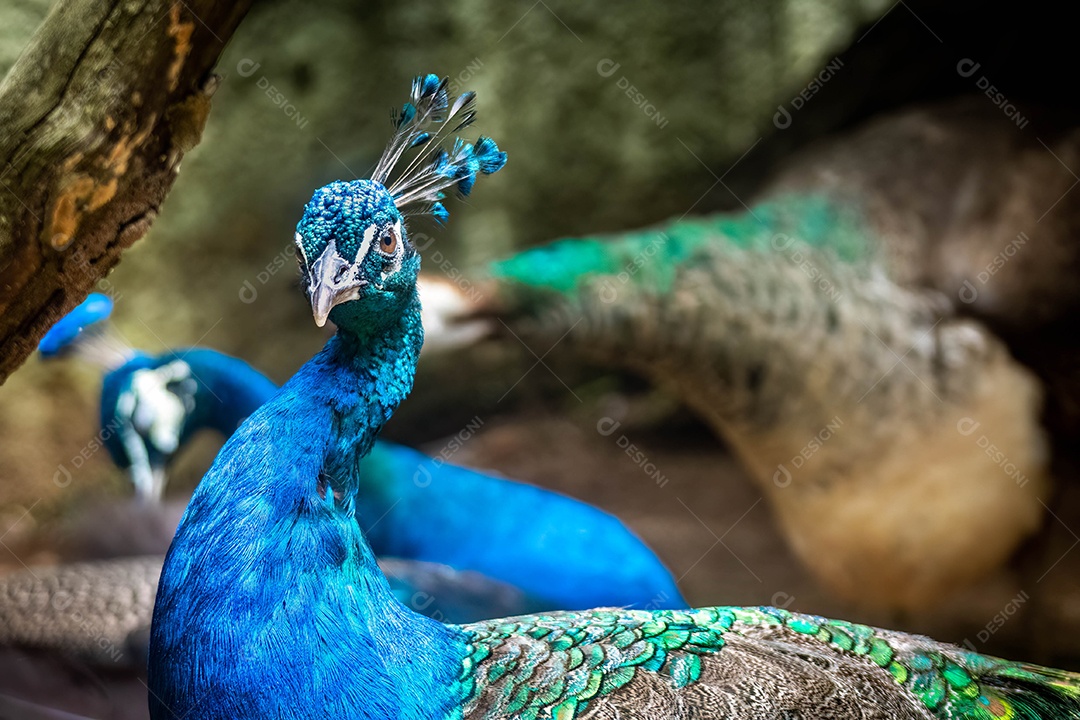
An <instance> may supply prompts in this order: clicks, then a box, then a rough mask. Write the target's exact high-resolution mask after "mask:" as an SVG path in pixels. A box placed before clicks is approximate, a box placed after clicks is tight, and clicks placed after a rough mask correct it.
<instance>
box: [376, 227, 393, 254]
mask: <svg viewBox="0 0 1080 720" xmlns="http://www.w3.org/2000/svg"><path fill="white" fill-rule="evenodd" d="M379 249H380V250H382V251H383V252H384V253H386V254H387V255H390V254H392V253H393V252H394V251H395V250H397V235H396V234H395V233H393V232H389V233H387V234H386V235H383V236H382V238H381V239H380V240H379Z"/></svg>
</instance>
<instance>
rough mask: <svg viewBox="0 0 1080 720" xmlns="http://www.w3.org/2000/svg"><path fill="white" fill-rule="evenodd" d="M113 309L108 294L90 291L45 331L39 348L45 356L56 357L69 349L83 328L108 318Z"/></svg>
mask: <svg viewBox="0 0 1080 720" xmlns="http://www.w3.org/2000/svg"><path fill="white" fill-rule="evenodd" d="M112 309H113V302H112V300H111V299H110V298H109V296H108V295H102V294H101V293H90V294H89V295H87V296H86V299H85V300H83V301H82V302H81V303H79V304H78V305H76V306H75V309H73V310H72V311H71V312H69V313H68V314H67V315H65V316H64V317H62V318H60V321H59V322H57V323H56V324H55V325H53V326H52V328H51V329H50V330H49V332H47V333H45V337H43V338H42V339H41V342H40V343H38V350H39V351H40V352H41V354H42V355H43V356H44V357H55V356H56V355H58V354H60V353H61V352H63V351H65V350H67V349H69V348H70V347H71V344H72V343H73V342H75V340H76V339H77V338H78V337H79V336H80V335H82V332H83V330H85V329H87V328H89V327H91V326H92V325H94V324H95V323H99V322H101V321H102V320H105V319H107V318H108V317H109V315H111V314H112Z"/></svg>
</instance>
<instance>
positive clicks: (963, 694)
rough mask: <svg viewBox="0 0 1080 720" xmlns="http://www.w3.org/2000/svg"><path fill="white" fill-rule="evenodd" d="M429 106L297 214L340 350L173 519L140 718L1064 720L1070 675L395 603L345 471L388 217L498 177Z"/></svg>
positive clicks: (871, 645) (374, 319)
mask: <svg viewBox="0 0 1080 720" xmlns="http://www.w3.org/2000/svg"><path fill="white" fill-rule="evenodd" d="M446 87H447V82H446V81H445V80H443V81H439V79H438V78H437V77H436V76H434V75H424V76H420V77H418V78H417V79H416V80H415V81H414V83H413V89H412V96H411V99H410V102H409V103H408V104H406V105H405V108H404V111H403V112H401V113H400V114H398V115H397V116H396V117H397V133H396V134H395V135H394V138H393V140H391V142H390V144H389V145H388V147H387V150H386V153H385V155H384V156H383V158H382V160H381V161H380V162H379V164H378V165H377V166H376V169H375V172H374V174H373V176H372V178H371V179H360V180H354V181H338V182H332V183H330V184H329V185H326V186H324V187H322V188H320V189H318V190H316V191H315V193H314V195H313V197H312V199H311V200H310V202H309V203H308V204H307V206H306V207H305V209H304V213H303V215H302V217H301V220H300V222H299V224H298V226H297V233H296V246H297V254H298V256H299V264H300V266H301V272H302V276H303V282H304V287H305V291H306V294H307V297H308V299H309V301H310V303H311V308H312V313H313V316H314V318H315V322H316V324H318V325H320V326H321V325H322V324H323V323H325V322H326V320H327V319H328V318H329V319H331V320H333V322H334V324H335V325H336V326H337V328H338V329H337V333H336V334H335V335H334V337H332V338H331V339H330V340H329V341H328V342H327V344H326V345H325V347H324V348H323V350H322V351H321V352H319V353H318V354H317V355H316V356H315V357H314V358H312V360H310V361H309V362H308V363H307V364H305V365H304V366H303V367H302V368H300V370H299V371H298V372H297V373H296V374H295V375H294V376H293V377H292V378H291V379H290V380H289V381H288V382H287V383H286V384H285V385H284V386H283V387H282V388H281V390H280V391H279V392H278V394H276V395H275V396H274V397H273V398H271V399H270V400H269V401H267V402H266V403H265V404H264V405H262V406H261V407H260V408H259V409H258V410H257V411H255V412H254V413H253V414H252V415H251V416H250V417H249V418H248V419H247V420H246V421H245V422H244V423H243V424H242V425H241V426H240V428H239V429H238V430H237V431H236V433H234V434H233V435H232V437H230V439H229V440H228V441H227V442H226V444H225V446H224V447H223V448H222V450H221V452H220V453H219V455H218V456H217V458H216V460H215V462H214V464H213V466H212V467H211V469H210V470H209V471H208V473H207V474H206V476H205V477H204V479H203V481H202V483H201V484H200V485H199V487H198V489H197V490H196V492H195V494H194V496H193V497H192V499H191V502H190V503H189V505H188V508H187V511H186V513H185V515H184V518H183V520H182V521H181V523H180V526H179V528H178V529H177V533H176V536H175V538H174V540H173V543H172V546H171V547H170V549H169V553H168V555H167V557H166V561H165V566H164V569H163V571H162V575H161V581H160V583H159V585H158V594H157V599H156V603H155V607H154V620H153V628H152V632H151V640H150V660H149V688H150V691H151V716H152V717H153V718H155V720H164V719H165V718H176V717H191V718H203V717H230V718H267V717H276V718H301V717H303V718H372V719H375V718H379V719H382V718H388V717H393V718H402V719H404V718H415V719H420V718H424V719H425V720H426V719H431V718H524V719H526V720H531V719H534V718H554V719H555V720H572V719H573V718H640V719H642V720H644V719H649V720H653V719H655V718H691V717H692V718H733V717H738V718H741V719H744V720H745V719H753V718H759V719H761V720H764V719H765V718H769V719H774V718H779V717H827V718H834V719H839V718H890V719H892V720H895V719H897V718H922V719H926V718H951V719H952V720H957V719H959V718H965V719H971V720H974V719H976V718H979V719H989V718H1017V719H1019V718H1024V719H1025V720H1035V719H1036V718H1058V719H1061V720H1064V719H1065V718H1080V676H1078V675H1073V674H1070V673H1067V672H1063V671H1057V670H1051V669H1045V668H1039V667H1035V666H1031V665H1026V664H1022V663H1013V662H1007V661H1003V660H997V659H993V658H989V657H985V656H981V655H977V654H974V653H971V652H967V651H963V650H961V649H959V648H956V647H952V646H947V645H942V644H938V643H935V642H933V641H931V640H928V639H926V638H920V637H913V636H908V635H902V634H899V633H893V632H889V631H886V630H878V629H874V628H870V627H867V626H863V625H858V624H853V623H846V622H842V621H836V620H826V619H824V618H820V617H814V616H808V615H800V614H795V613H791V612H788V611H786V610H780V609H773V608H740V607H715V608H704V609H699V610H654V611H645V610H632V609H624V608H603V609H596V610H586V611H577V612H557V613H545V614H539V615H526V616H518V617H511V618H506V619H499V620H491V621H485V622H481V623H476V624H470V625H446V624H441V623H437V622H433V621H431V620H430V619H428V618H424V617H422V616H420V615H418V614H416V613H414V612H412V611H410V610H408V609H407V608H405V607H403V606H402V605H401V604H400V603H398V602H397V601H396V600H395V599H394V597H393V595H392V594H391V593H390V591H389V589H388V587H387V585H386V582H385V579H384V578H383V576H382V575H381V573H379V572H378V568H377V566H376V563H375V558H374V555H373V553H372V550H371V547H370V545H369V544H368V542H367V540H366V539H365V537H364V534H363V532H362V530H361V529H360V527H359V526H358V525H357V523H356V522H354V520H353V513H354V507H355V505H356V503H357V502H358V493H359V492H360V483H359V481H358V479H357V477H356V473H355V467H356V464H357V462H358V460H359V458H361V457H363V456H364V455H365V454H367V453H368V451H369V450H370V449H371V447H372V445H373V444H374V442H375V438H376V436H377V434H378V433H379V431H380V429H381V428H382V426H383V425H384V424H385V423H386V421H387V420H388V419H389V417H390V415H391V414H392V413H393V411H394V409H395V408H396V407H397V405H398V404H399V403H400V402H401V401H402V400H403V399H404V398H405V397H406V395H407V394H408V393H409V391H410V389H411V384H412V379H413V373H414V370H415V365H416V361H417V358H418V355H419V352H420V346H421V344H422V342H423V327H422V324H421V321H420V307H419V300H418V297H417V293H416V278H417V273H418V270H419V265H420V257H419V254H418V252H417V250H416V248H415V247H413V245H412V244H411V243H410V240H409V236H408V232H407V230H406V227H405V225H404V222H403V215H402V213H403V210H404V209H405V208H410V209H411V210H412V211H413V212H416V209H415V208H416V206H417V205H419V206H420V209H421V211H429V212H431V213H432V214H434V215H436V217H442V218H443V219H445V213H446V211H445V208H443V206H442V205H441V203H440V204H439V205H435V203H436V202H439V200H440V199H441V197H440V195H439V194H438V193H440V192H441V191H443V190H445V189H448V188H452V187H455V186H456V188H457V190H458V191H459V192H460V193H462V194H466V193H468V192H469V190H470V189H471V188H472V185H473V183H474V181H475V180H476V178H477V176H478V175H481V174H491V173H493V172H496V171H497V170H499V169H500V168H501V167H502V166H503V164H504V162H505V156H504V155H503V154H502V152H501V151H499V150H498V147H497V145H496V144H495V143H494V142H493V141H492V140H490V139H488V138H485V137H481V138H480V139H479V140H478V141H477V142H476V143H475V144H467V143H464V142H462V141H460V140H456V141H455V142H454V145H453V146H452V147H453V149H452V150H450V151H445V150H440V149H439V148H438V145H437V143H438V140H439V139H440V138H441V137H442V134H443V130H444V129H445V128H447V127H450V128H453V129H454V130H458V129H460V128H461V127H462V126H464V125H466V124H468V121H470V120H471V119H472V116H471V114H469V115H464V114H463V113H464V112H465V111H466V110H468V109H469V108H470V107H471V105H472V103H473V102H474V96H473V95H472V94H471V93H467V94H465V95H463V96H461V97H460V98H458V99H452V98H450V97H449V95H448V93H447V91H446ZM462 119H464V121H462ZM429 133H430V134H429ZM414 146H419V150H418V152H417V153H416V155H415V157H414V158H413V159H412V160H411V161H410V162H409V163H408V164H407V166H406V167H405V169H404V170H401V171H399V172H398V173H397V176H396V179H394V180H391V179H390V175H391V172H392V170H393V168H394V166H395V165H396V164H398V162H399V160H400V157H401V155H402V153H403V151H404V150H405V149H407V148H409V147H414Z"/></svg>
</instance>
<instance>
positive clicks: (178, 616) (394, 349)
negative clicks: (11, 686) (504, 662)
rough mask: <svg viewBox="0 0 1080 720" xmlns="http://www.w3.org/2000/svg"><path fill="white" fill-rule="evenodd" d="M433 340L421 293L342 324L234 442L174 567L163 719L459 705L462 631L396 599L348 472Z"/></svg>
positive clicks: (418, 713) (161, 658) (155, 686)
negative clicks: (367, 320)
mask: <svg viewBox="0 0 1080 720" xmlns="http://www.w3.org/2000/svg"><path fill="white" fill-rule="evenodd" d="M421 343H422V329H421V326H420V316H419V302H418V301H417V300H415V299H413V301H412V302H411V303H410V304H409V305H408V307H407V308H406V309H405V310H404V312H402V313H401V314H400V315H398V316H396V317H395V318H394V319H393V320H392V321H391V323H390V325H389V326H385V325H384V326H383V327H380V328H378V329H376V330H373V331H369V332H366V333H364V334H357V333H348V332H345V331H340V332H339V333H338V335H337V336H335V337H334V338H332V339H331V340H330V341H329V342H328V343H327V345H326V347H325V348H324V349H323V350H322V352H320V353H319V354H318V355H317V356H315V358H313V359H312V360H311V361H309V362H308V363H307V364H306V365H304V367H302V368H301V369H300V370H299V372H297V374H296V375H295V376H294V377H293V378H292V379H291V380H290V381H289V382H288V383H287V384H286V385H285V386H284V387H283V388H282V390H281V392H280V393H279V394H277V395H276V396H274V398H272V399H271V400H270V401H269V402H268V403H267V404H265V405H264V406H262V407H261V408H260V409H259V410H257V411H256V412H255V413H254V414H253V415H252V416H251V417H250V418H249V419H248V421H247V422H245V423H244V424H243V425H242V426H241V427H240V429H239V430H238V431H237V432H236V433H235V434H234V435H233V436H232V437H231V438H230V439H229V441H228V442H227V443H226V444H225V446H224V448H223V449H222V451H221V453H220V454H219V455H218V458H217V460H216V461H215V463H214V466H213V467H212V468H211V469H210V471H209V472H208V473H207V475H206V477H205V478H204V479H203V481H202V483H200V485H199V487H198V489H197V490H196V491H195V494H194V496H193V497H192V500H191V503H190V504H189V506H188V509H187V512H186V513H185V515H184V518H183V520H182V521H181V524H180V528H179V529H178V530H177V534H176V537H175V539H174V540H173V544H172V547H171V548H170V550H169V554H168V556H167V558H166V562H165V567H164V570H163V572H162V578H161V582H160V585H159V588H158V598H157V603H156V604H155V609H154V625H153V634H152V640H151V648H150V664H149V670H150V688H151V690H152V691H153V693H152V695H153V696H154V697H156V698H160V703H162V704H158V703H159V701H158V700H157V699H155V700H153V701H152V715H153V717H155V718H166V717H170V718H171V717H174V714H175V715H177V716H186V715H188V712H192V711H193V714H192V715H191V716H192V717H198V716H221V717H243V718H247V717H252V718H254V717H270V716H275V717H276V716H281V711H282V708H290V709H294V711H295V717H297V718H300V717H308V716H311V717H315V716H327V717H357V718H372V720H374V719H375V718H387V717H395V718H414V717H415V718H422V717H423V718H427V717H440V716H441V715H443V714H444V713H445V711H446V709H447V708H449V707H451V706H452V705H453V704H454V702H455V701H456V699H455V698H453V697H451V692H452V691H451V688H453V686H454V681H455V680H456V679H457V674H458V672H459V671H460V667H461V665H460V663H461V660H460V658H461V657H462V653H463V652H464V651H463V640H462V638H461V636H460V632H459V631H457V630H455V629H454V628H453V627H448V626H444V625H442V624H440V623H437V622H435V621H432V620H428V619H427V618H424V617H422V616H420V615H417V614H415V613H413V612H411V611H409V610H408V609H406V608H404V607H403V606H401V605H400V604H399V603H398V602H397V601H396V600H395V599H394V597H393V595H392V593H391V591H390V589H389V587H388V585H387V583H386V579H385V578H384V577H383V575H382V573H381V572H380V571H379V569H378V566H377V565H376V563H375V558H374V556H373V554H372V552H371V549H370V547H369V546H368V544H367V541H366V540H365V538H364V536H363V534H362V533H361V531H360V528H359V526H358V525H357V523H356V522H355V520H354V518H353V510H354V504H355V499H356V491H357V488H356V487H355V484H356V481H355V480H354V479H350V478H352V477H353V476H354V473H352V472H347V471H346V470H347V469H348V468H355V466H356V463H357V462H358V461H359V460H360V458H362V457H363V456H364V455H365V454H366V453H367V452H368V450H369V449H370V448H371V445H372V443H373V442H374V440H375V437H376V435H377V434H378V432H379V430H380V429H381V428H382V426H383V424H384V423H385V422H386V421H387V420H388V419H389V417H390V415H391V413H392V412H393V410H394V408H396V407H397V405H398V403H400V402H401V400H403V399H404V398H405V396H406V394H407V393H408V392H409V390H410V388H411V385H412V377H413V372H414V370H415V365H416V359H417V356H418V355H419V351H420V345H421ZM416 648H423V649H424V650H423V652H422V653H417V652H416ZM406 658H407V659H408V661H407V662H405V661H404V660H405V659H406Z"/></svg>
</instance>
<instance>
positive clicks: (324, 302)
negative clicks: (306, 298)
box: [311, 285, 337, 327]
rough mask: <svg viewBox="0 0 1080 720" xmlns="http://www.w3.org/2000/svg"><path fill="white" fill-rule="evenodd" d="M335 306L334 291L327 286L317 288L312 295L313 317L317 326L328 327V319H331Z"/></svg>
mask: <svg viewBox="0 0 1080 720" xmlns="http://www.w3.org/2000/svg"><path fill="white" fill-rule="evenodd" d="M335 305H337V303H336V302H334V291H333V289H331V288H329V287H327V286H326V285H319V286H318V287H317V288H315V289H314V290H313V291H312V293H311V315H312V316H313V317H314V318H315V324H316V325H318V326H319V327H322V326H323V325H326V318H328V317H330V311H331V310H333V309H334V306H335Z"/></svg>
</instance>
